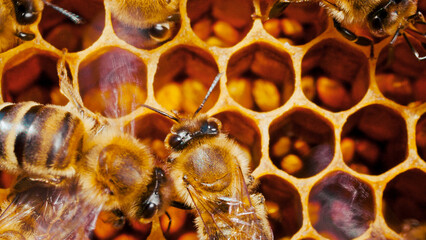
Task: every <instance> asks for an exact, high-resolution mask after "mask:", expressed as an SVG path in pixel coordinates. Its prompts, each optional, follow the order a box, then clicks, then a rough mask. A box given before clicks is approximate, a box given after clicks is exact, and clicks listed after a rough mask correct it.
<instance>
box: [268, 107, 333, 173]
mask: <svg viewBox="0 0 426 240" xmlns="http://www.w3.org/2000/svg"><path fill="white" fill-rule="evenodd" d="M269 134H270V142H269V156H270V158H271V160H272V161H273V163H274V164H275V165H276V166H277V167H278V168H279V169H281V170H284V171H286V172H287V173H289V174H291V175H293V176H295V177H298V178H307V177H311V176H314V175H316V174H317V173H319V172H321V171H322V170H323V169H324V168H326V167H327V166H328V164H329V163H330V162H331V160H332V159H333V155H334V134H333V126H332V125H331V124H330V123H329V122H328V121H327V120H325V119H323V118H322V117H320V116H319V115H318V114H316V113H315V112H313V111H311V110H307V109H295V110H294V111H292V112H291V113H289V114H286V115H285V116H281V117H280V118H278V119H276V120H275V121H273V122H272V124H271V126H270V128H269Z"/></svg>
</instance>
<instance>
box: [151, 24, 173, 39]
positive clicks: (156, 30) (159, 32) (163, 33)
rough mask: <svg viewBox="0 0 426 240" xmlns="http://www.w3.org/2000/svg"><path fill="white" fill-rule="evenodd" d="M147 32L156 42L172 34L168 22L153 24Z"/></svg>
mask: <svg viewBox="0 0 426 240" xmlns="http://www.w3.org/2000/svg"><path fill="white" fill-rule="evenodd" d="M148 33H149V36H150V37H151V38H152V39H154V40H155V41H157V42H164V41H166V40H168V39H169V38H170V37H171V35H172V33H171V28H170V24H169V23H159V24H155V25H154V26H153V27H151V28H150V29H149V30H148Z"/></svg>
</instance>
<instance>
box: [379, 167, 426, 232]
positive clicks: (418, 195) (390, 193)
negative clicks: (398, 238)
mask: <svg viewBox="0 0 426 240" xmlns="http://www.w3.org/2000/svg"><path fill="white" fill-rule="evenodd" d="M425 189H426V173H425V172H423V171H422V170H420V169H413V170H408V171H406V172H403V173H400V174H399V175H398V176H396V177H395V178H394V179H392V180H391V181H390V182H389V183H388V184H387V185H386V188H385V190H384V192H383V209H382V211H383V214H384V217H385V220H386V223H387V225H388V226H389V227H390V228H392V229H393V230H394V231H396V232H397V233H400V234H401V235H402V237H404V239H424V236H425V235H424V234H425V231H424V229H425V225H426V211H425V206H426V192H425ZM422 229H423V230H422ZM419 233H420V235H418V234H419ZM416 235H417V238H415V236H416ZM419 236H420V238H419Z"/></svg>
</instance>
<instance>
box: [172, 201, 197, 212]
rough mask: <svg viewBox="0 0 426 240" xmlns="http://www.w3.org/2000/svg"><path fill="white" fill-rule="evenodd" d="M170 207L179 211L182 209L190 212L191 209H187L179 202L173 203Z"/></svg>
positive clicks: (186, 206) (187, 207)
mask: <svg viewBox="0 0 426 240" xmlns="http://www.w3.org/2000/svg"><path fill="white" fill-rule="evenodd" d="M170 206H172V207H175V208H179V209H183V210H192V208H191V207H189V206H188V205H186V204H185V203H181V202H177V201H173V202H172V203H171V204H170Z"/></svg>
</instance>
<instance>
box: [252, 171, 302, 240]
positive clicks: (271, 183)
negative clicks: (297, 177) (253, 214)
mask: <svg viewBox="0 0 426 240" xmlns="http://www.w3.org/2000/svg"><path fill="white" fill-rule="evenodd" d="M259 180H260V186H259V191H260V192H261V193H262V194H263V196H264V197H265V200H266V202H265V204H266V207H267V210H268V220H269V223H270V224H271V227H272V231H273V232H274V239H282V238H284V239H285V238H286V237H288V238H289V237H291V236H292V235H294V234H295V233H296V232H297V231H299V229H300V228H301V227H302V222H303V216H302V203H301V201H300V195H299V193H298V192H297V190H296V189H295V188H294V186H293V185H291V184H290V183H288V182H286V181H285V180H283V179H281V178H279V177H276V176H273V175H265V176H262V177H260V178H259Z"/></svg>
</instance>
